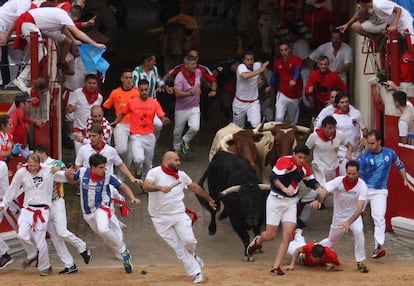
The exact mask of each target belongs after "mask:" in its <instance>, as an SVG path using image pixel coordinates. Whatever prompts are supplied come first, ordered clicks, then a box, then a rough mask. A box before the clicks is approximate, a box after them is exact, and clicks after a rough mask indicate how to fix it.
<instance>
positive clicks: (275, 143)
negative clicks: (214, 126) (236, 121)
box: [210, 122, 310, 183]
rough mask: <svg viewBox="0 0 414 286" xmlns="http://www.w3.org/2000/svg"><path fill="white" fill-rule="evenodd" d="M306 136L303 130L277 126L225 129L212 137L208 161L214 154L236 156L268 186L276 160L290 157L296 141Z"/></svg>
mask: <svg viewBox="0 0 414 286" xmlns="http://www.w3.org/2000/svg"><path fill="white" fill-rule="evenodd" d="M309 132H310V129H309V128H307V127H303V126H298V125H296V126H295V125H290V124H285V123H279V122H267V123H264V124H262V125H261V126H260V127H258V128H256V129H253V130H243V129H241V130H237V129H236V128H234V127H231V126H230V125H229V126H226V127H224V128H222V129H221V130H219V131H218V132H217V133H216V136H215V138H214V141H213V145H212V147H211V149H210V158H211V157H212V155H213V154H214V152H215V151H217V150H223V151H228V152H232V153H235V154H239V155H240V156H242V157H244V158H246V159H247V160H248V161H249V163H250V165H251V166H252V167H253V168H254V169H255V170H256V173H257V175H258V178H259V180H260V182H262V183H269V177H270V174H271V171H272V168H273V166H274V164H275V163H276V161H277V159H278V158H280V157H282V156H286V155H291V154H292V151H293V148H294V145H295V144H296V140H297V139H300V138H303V137H305V136H306V135H307V134H308V133H309ZM217 142H218V143H217Z"/></svg>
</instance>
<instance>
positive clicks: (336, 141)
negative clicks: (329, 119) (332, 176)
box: [305, 130, 348, 171]
mask: <svg viewBox="0 0 414 286" xmlns="http://www.w3.org/2000/svg"><path fill="white" fill-rule="evenodd" d="M346 143H348V139H347V138H346V137H345V134H344V133H343V132H342V131H340V130H336V136H335V138H333V139H332V140H330V141H324V140H322V139H321V138H320V137H319V136H318V134H317V133H316V132H313V133H312V134H311V135H309V137H308V139H307V140H306V143H305V145H306V146H307V147H308V148H309V149H312V150H313V161H312V163H313V164H317V165H320V166H322V168H323V169H324V170H325V171H334V170H335V169H336V168H337V167H338V166H339V159H338V150H339V146H341V145H346Z"/></svg>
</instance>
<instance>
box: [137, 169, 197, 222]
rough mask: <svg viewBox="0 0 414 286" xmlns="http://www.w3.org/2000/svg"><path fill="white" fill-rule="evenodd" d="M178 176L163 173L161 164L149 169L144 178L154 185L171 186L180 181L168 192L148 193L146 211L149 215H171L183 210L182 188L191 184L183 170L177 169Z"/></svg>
mask: <svg viewBox="0 0 414 286" xmlns="http://www.w3.org/2000/svg"><path fill="white" fill-rule="evenodd" d="M178 176H179V178H178V180H176V179H175V178H174V177H173V176H170V175H167V174H165V173H164V172H163V171H162V169H161V166H158V167H155V168H152V169H151V170H149V172H148V174H147V177H146V178H145V179H146V180H150V181H152V182H153V183H154V184H155V185H156V186H172V185H174V184H176V183H177V182H180V184H179V185H177V186H176V187H174V188H173V189H172V190H171V191H170V192H168V193H163V192H149V193H148V213H149V215H150V216H153V217H156V216H160V215H171V214H177V213H182V212H184V211H185V205H184V202H183V199H184V189H185V188H187V186H188V185H189V184H191V182H192V180H191V178H190V177H189V176H188V175H187V174H186V173H184V172H183V171H178Z"/></svg>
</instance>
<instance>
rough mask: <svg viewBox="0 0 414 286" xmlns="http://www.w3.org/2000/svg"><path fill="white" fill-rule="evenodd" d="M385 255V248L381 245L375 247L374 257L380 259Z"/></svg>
mask: <svg viewBox="0 0 414 286" xmlns="http://www.w3.org/2000/svg"><path fill="white" fill-rule="evenodd" d="M383 256H385V249H384V248H382V246H381V245H378V246H377V248H375V249H374V252H373V253H372V258H374V259H378V258H381V257H383Z"/></svg>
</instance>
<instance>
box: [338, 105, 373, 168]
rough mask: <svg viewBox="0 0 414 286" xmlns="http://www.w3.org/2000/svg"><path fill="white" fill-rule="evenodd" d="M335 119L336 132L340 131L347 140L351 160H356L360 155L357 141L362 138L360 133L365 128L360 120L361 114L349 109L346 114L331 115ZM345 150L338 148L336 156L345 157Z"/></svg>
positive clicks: (342, 147) (356, 110)
mask: <svg viewBox="0 0 414 286" xmlns="http://www.w3.org/2000/svg"><path fill="white" fill-rule="evenodd" d="M332 116H333V117H334V118H335V119H336V122H337V124H336V130H341V131H342V132H343V133H344V134H345V136H346V138H348V141H349V143H351V144H352V147H353V150H354V151H353V152H352V159H354V160H355V159H358V158H359V156H360V155H361V152H360V151H359V141H360V139H361V137H362V133H361V131H362V130H363V129H365V128H367V126H366V125H365V122H364V120H363V119H362V115H361V112H360V111H359V110H358V109H356V108H354V109H351V108H350V109H349V112H348V114H338V113H335V112H334V114H333V115H332ZM346 151H347V149H346V148H345V147H344V146H341V147H339V152H338V156H339V157H342V158H343V157H345V154H346Z"/></svg>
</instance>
